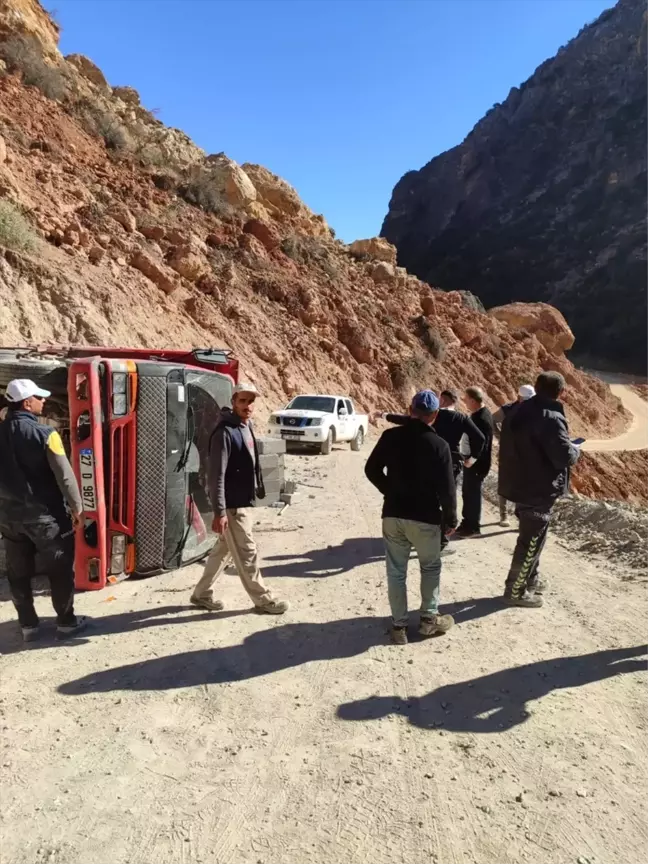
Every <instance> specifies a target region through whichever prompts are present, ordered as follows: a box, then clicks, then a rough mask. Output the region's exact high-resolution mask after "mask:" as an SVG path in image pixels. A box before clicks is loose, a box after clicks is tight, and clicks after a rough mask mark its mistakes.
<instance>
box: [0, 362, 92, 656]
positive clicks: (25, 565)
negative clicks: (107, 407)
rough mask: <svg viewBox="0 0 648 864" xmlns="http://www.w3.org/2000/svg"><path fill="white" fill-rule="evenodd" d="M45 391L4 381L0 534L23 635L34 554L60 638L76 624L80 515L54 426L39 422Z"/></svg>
mask: <svg viewBox="0 0 648 864" xmlns="http://www.w3.org/2000/svg"><path fill="white" fill-rule="evenodd" d="M49 396H50V393H49V392H48V391H47V390H42V389H41V388H40V387H38V386H37V385H36V384H35V383H34V382H33V381H30V380H29V379H26V378H23V379H16V380H14V381H10V382H9V384H8V385H7V390H6V393H5V398H6V400H7V402H8V405H9V410H8V412H7V416H6V418H5V419H4V420H3V422H2V423H0V534H2V537H3V540H4V544H5V550H6V554H7V571H8V581H9V588H10V590H11V597H12V599H13V603H14V606H15V607H16V611H17V612H18V620H19V622H20V626H21V628H22V634H23V639H24V641H25V642H31V641H33V640H34V639H37V638H38V636H39V622H38V615H37V614H36V610H35V608H34V598H33V595H32V584H31V583H32V578H33V576H34V573H35V560H36V555H37V554H38V555H39V556H40V558H41V560H42V562H43V565H44V567H45V571H46V573H47V577H48V579H49V583H50V588H51V593H52V605H53V606H54V609H55V611H56V617H57V630H56V635H57V637H58V638H59V639H66V638H68V637H70V636H74V635H76V634H77V633H79V632H81V630H83V629H84V628H85V627H86V625H87V621H88V619H87V618H86V617H84V616H77V615H75V614H74V528H76V527H77V526H79V525H80V524H81V523H82V509H83V507H82V503H81V495H80V492H79V487H78V484H77V482H76V478H75V476H74V472H73V471H72V467H71V465H70V463H69V462H68V460H67V457H66V455H65V450H64V449H63V442H62V441H61V437H60V435H59V434H58V432H57V431H56V430H55V429H53V428H52V427H50V426H44V425H43V424H41V423H39V422H38V417H39V416H40V415H41V414H42V413H43V406H44V405H45V400H46V399H47V398H48V397H49Z"/></svg>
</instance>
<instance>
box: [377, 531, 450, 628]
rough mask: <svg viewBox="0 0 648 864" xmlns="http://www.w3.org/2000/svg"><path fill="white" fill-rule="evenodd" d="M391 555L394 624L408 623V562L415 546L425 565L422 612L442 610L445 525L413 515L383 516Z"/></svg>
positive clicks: (389, 571)
mask: <svg viewBox="0 0 648 864" xmlns="http://www.w3.org/2000/svg"><path fill="white" fill-rule="evenodd" d="M383 540H384V541H385V553H386V558H387V590H388V593H389V605H390V606H391V613H392V619H393V623H394V627H405V626H406V625H407V585H406V580H407V563H408V561H409V557H410V552H411V551H412V547H414V549H416V554H417V555H418V559H419V564H420V565H421V615H423V616H428V617H431V616H432V615H436V614H437V612H438V611H439V582H440V580H441V528H440V527H439V525H429V524H428V523H427V522H415V521H414V520H412V519H396V518H394V517H392V516H387V517H385V518H384V519H383Z"/></svg>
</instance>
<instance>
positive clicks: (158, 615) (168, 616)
mask: <svg viewBox="0 0 648 864" xmlns="http://www.w3.org/2000/svg"><path fill="white" fill-rule="evenodd" d="M188 611H191V612H192V613H193V614H191V615H181V614H180V613H182V612H188ZM252 611H253V610H252V608H249V609H230V610H227V611H222V612H206V611H202V610H198V609H196V607H195V606H158V607H154V608H151V609H138V610H136V611H134V612H117V613H115V614H114V615H103V616H101V617H93V618H92V620H91V621H90V623H89V625H88V628H87V630H84V631H83V632H82V633H81V634H79V638H72V639H65V640H63V641H60V642H59V641H57V642H56V643H55V644H56V645H79V644H84V643H86V642H88V640H89V639H92V638H93V637H95V636H107V635H110V634H116V633H129V632H131V631H133V630H146V629H147V628H149V627H166V626H168V625H172V626H175V625H177V624H188V623H191V624H193V623H195V622H196V621H208V620H214V619H218V618H232V617H236V616H238V615H248V614H250V613H251V612H252ZM55 630H56V623H55V622H54V620H53V619H50V618H44V619H43V620H42V621H41V631H42V632H41V638H40V639H38V640H37V641H36V642H28V643H24V642H23V641H22V634H21V632H20V627H19V625H18V622H17V621H16V620H13V621H2V622H1V623H0V653H1V654H13V653H15V652H16V651H22V650H30V651H34V650H38V649H39V648H51V647H52V642H53V640H54V637H55Z"/></svg>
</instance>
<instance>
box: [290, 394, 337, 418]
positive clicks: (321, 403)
mask: <svg viewBox="0 0 648 864" xmlns="http://www.w3.org/2000/svg"><path fill="white" fill-rule="evenodd" d="M335 402H336V400H335V399H331V398H330V397H329V396H295V398H294V399H293V400H292V402H290V404H289V405H288V408H296V409H298V410H300V411H323V412H325V413H326V414H333V413H334V412H335Z"/></svg>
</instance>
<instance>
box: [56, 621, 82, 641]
mask: <svg viewBox="0 0 648 864" xmlns="http://www.w3.org/2000/svg"><path fill="white" fill-rule="evenodd" d="M89 623H90V618H89V617H88V616H87V615H77V616H76V623H75V624H69V625H66V626H65V627H62V626H61V625H60V624H59V626H58V627H57V628H56V638H57V639H71V638H72V637H73V636H77V635H78V634H79V633H82V632H83V631H84V630H85V629H86V627H87V626H88V624H89Z"/></svg>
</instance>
